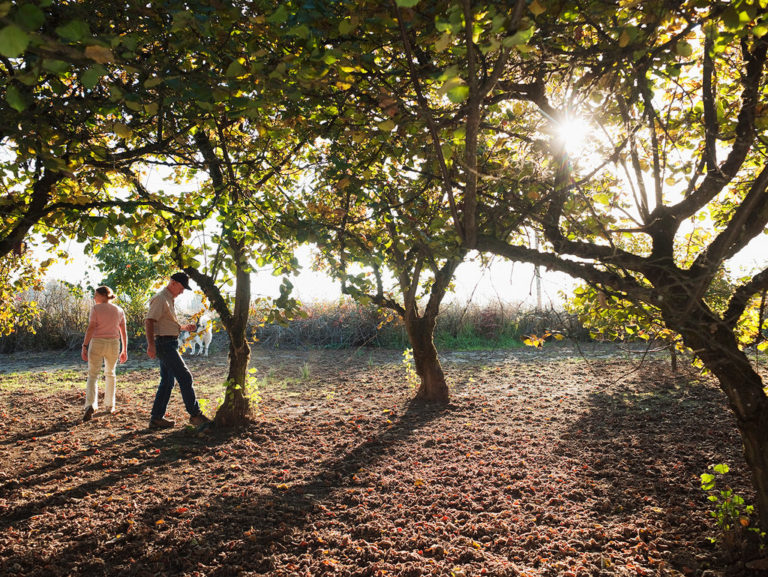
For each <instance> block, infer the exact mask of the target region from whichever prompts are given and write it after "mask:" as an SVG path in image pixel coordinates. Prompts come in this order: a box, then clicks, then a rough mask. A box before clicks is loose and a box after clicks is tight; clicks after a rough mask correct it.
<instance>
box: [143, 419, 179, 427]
mask: <svg viewBox="0 0 768 577" xmlns="http://www.w3.org/2000/svg"><path fill="white" fill-rule="evenodd" d="M175 424H176V423H175V422H174V421H170V420H168V419H166V418H163V417H160V418H159V419H150V421H149V428H150V429H170V428H171V427H173V426H174V425H175Z"/></svg>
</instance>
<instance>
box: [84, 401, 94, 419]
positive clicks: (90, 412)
mask: <svg viewBox="0 0 768 577" xmlns="http://www.w3.org/2000/svg"><path fill="white" fill-rule="evenodd" d="M92 416H93V405H91V406H90V407H88V408H87V409H85V414H84V415H83V423H87V422H88V421H90V420H91V417H92Z"/></svg>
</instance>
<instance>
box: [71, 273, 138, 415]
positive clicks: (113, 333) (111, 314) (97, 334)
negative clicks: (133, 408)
mask: <svg viewBox="0 0 768 577" xmlns="http://www.w3.org/2000/svg"><path fill="white" fill-rule="evenodd" d="M114 298H115V293H114V292H112V289H111V288H109V287H108V286H100V287H99V288H97V289H96V290H95V291H93V300H94V302H95V303H96V304H94V305H93V308H92V309H91V316H90V318H89V319H88V330H87V331H85V338H84V339H83V349H82V357H83V360H84V361H88V381H87V383H86V385H85V414H84V415H83V422H84V423H85V422H87V421H90V420H91V417H92V416H93V412H94V411H95V410H96V409H98V408H99V392H98V388H97V387H96V381H97V380H98V378H99V372H100V371H101V365H102V363H103V364H104V381H105V382H106V387H105V391H104V405H105V406H106V408H107V412H109V413H114V412H115V380H116V375H115V366H116V365H117V360H118V355H119V359H120V362H121V363H124V362H125V361H127V360H128V338H127V335H126V331H125V313H124V312H123V309H121V308H120V307H119V306H117V305H115V304H113V303H111V302H110V301H111V300H113V299H114ZM120 341H122V343H123V352H122V353H121V352H120Z"/></svg>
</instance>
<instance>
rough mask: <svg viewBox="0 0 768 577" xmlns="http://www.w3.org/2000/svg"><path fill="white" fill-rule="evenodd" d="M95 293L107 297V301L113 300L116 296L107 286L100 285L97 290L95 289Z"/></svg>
mask: <svg viewBox="0 0 768 577" xmlns="http://www.w3.org/2000/svg"><path fill="white" fill-rule="evenodd" d="M96 292H97V293H99V294H100V295H102V296H105V297H107V298H108V299H109V300H112V299H113V298H115V297H116V296H117V295H116V294H115V292H114V291H113V290H112V289H111V288H109V287H108V286H104V285H102V286H100V287H99V288H97V289H96Z"/></svg>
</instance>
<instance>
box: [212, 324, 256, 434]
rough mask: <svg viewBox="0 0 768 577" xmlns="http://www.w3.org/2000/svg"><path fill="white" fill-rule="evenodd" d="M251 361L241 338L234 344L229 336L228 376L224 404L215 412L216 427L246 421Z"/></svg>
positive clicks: (236, 424) (238, 424)
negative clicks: (249, 365) (240, 340)
mask: <svg viewBox="0 0 768 577" xmlns="http://www.w3.org/2000/svg"><path fill="white" fill-rule="evenodd" d="M250 360H251V348H250V347H249V346H248V342H247V341H246V340H245V339H244V338H243V339H242V342H241V343H239V344H236V343H235V342H234V341H233V340H232V336H231V335H230V344H229V374H228V375H227V382H226V383H225V385H226V392H225V393H224V403H223V404H222V405H221V407H219V410H218V411H217V412H216V419H215V420H216V426H217V427H224V428H229V427H238V426H241V425H243V424H244V423H246V422H247V421H248V418H249V417H250V414H251V406H250V402H249V400H248V391H247V389H246V386H247V383H248V364H249V362H250Z"/></svg>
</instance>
